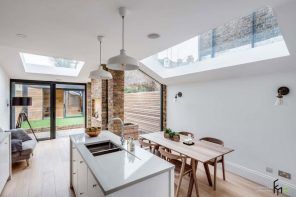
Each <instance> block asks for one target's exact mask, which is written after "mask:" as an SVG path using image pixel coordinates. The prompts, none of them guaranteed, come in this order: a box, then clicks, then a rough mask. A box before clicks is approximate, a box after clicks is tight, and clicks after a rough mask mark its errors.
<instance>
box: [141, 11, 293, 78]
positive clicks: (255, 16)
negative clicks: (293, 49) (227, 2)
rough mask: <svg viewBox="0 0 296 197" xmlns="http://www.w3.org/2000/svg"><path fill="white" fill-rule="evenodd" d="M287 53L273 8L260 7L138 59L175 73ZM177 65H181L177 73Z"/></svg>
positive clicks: (174, 74) (153, 68) (165, 71)
mask: <svg viewBox="0 0 296 197" xmlns="http://www.w3.org/2000/svg"><path fill="white" fill-rule="evenodd" d="M254 55H255V56H254ZM287 55H289V51H288V49H287V46H286V43H285V41H284V38H283V36H282V35H281V32H280V28H279V25H278V22H277V20H276V17H275V15H274V13H273V10H272V8H270V7H263V8H261V9H258V10H256V11H254V12H253V13H251V14H249V15H247V16H244V17H240V18H237V19H234V20H231V21H229V22H227V23H225V24H224V25H221V26H219V27H217V28H214V29H211V30H209V31H207V32H204V33H202V34H200V35H198V36H196V37H194V38H192V39H189V40H187V41H185V42H182V43H180V44H178V45H175V46H173V47H171V48H168V49H166V50H164V51H162V52H159V53H157V54H156V55H153V56H150V57H148V58H145V59H144V60H142V63H144V64H145V65H146V66H148V67H150V68H151V69H152V70H154V71H156V72H157V73H164V74H163V75H166V76H176V75H183V74H186V73H187V74H188V73H192V72H201V71H203V70H211V69H217V66H212V68H211V67H210V66H209V65H215V64H220V67H226V66H233V65H239V64H243V63H250V62H255V61H259V60H265V59H271V58H276V57H282V56H287ZM206 64H207V65H206ZM160 67H161V68H160ZM179 67H182V68H184V69H183V70H178V72H179V74H178V73H176V69H177V68H179ZM198 67H200V68H198ZM169 70H170V71H169ZM190 70H191V72H190Z"/></svg>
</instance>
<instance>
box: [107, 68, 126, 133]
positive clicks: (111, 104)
mask: <svg viewBox="0 0 296 197" xmlns="http://www.w3.org/2000/svg"><path fill="white" fill-rule="evenodd" d="M109 72H111V74H112V76H113V79H112V80H109V81H108V120H109V121H110V120H111V119H112V118H113V117H119V118H121V119H122V120H124V72H123V71H114V70H109ZM109 130H110V131H113V132H114V133H117V134H118V133H119V132H120V122H119V121H115V122H114V123H113V124H111V125H110V128H109Z"/></svg>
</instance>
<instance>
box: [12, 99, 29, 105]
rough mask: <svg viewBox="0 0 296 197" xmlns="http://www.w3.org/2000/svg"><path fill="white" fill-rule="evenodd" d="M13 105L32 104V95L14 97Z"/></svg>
mask: <svg viewBox="0 0 296 197" xmlns="http://www.w3.org/2000/svg"><path fill="white" fill-rule="evenodd" d="M11 105H12V106H31V105H32V97H12V102H11Z"/></svg>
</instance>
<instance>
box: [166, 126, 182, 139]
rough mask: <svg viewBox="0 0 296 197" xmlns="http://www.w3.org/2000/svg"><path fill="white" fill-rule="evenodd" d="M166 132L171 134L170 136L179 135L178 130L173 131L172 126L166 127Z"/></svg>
mask: <svg viewBox="0 0 296 197" xmlns="http://www.w3.org/2000/svg"><path fill="white" fill-rule="evenodd" d="M165 133H167V134H169V136H170V138H172V137H174V136H175V135H179V133H178V132H175V131H173V130H172V129H170V128H166V129H165Z"/></svg>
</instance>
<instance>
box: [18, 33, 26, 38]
mask: <svg viewBox="0 0 296 197" xmlns="http://www.w3.org/2000/svg"><path fill="white" fill-rule="evenodd" d="M16 36H17V37H19V38H26V37H28V36H27V35H25V34H16Z"/></svg>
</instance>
